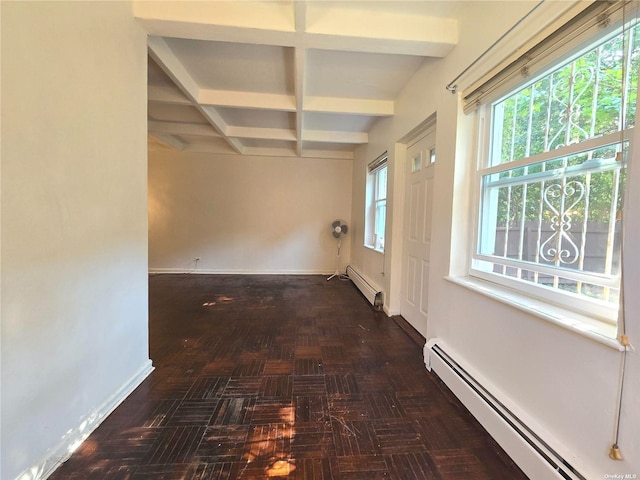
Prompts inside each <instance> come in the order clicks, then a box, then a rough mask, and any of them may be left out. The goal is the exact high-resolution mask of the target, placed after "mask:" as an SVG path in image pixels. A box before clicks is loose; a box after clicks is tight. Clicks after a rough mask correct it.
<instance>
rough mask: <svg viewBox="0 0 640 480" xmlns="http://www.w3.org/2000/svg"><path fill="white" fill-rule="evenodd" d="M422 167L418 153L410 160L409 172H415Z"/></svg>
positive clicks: (420, 155)
mask: <svg viewBox="0 0 640 480" xmlns="http://www.w3.org/2000/svg"><path fill="white" fill-rule="evenodd" d="M421 168H422V154H418V155H416V156H415V157H413V158H412V160H411V173H414V172H417V171H419V170H420V169H421Z"/></svg>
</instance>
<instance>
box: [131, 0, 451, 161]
mask: <svg viewBox="0 0 640 480" xmlns="http://www.w3.org/2000/svg"><path fill="white" fill-rule="evenodd" d="M453 9H454V2H452V1H448V2H447V1H427V0H422V1H381V0H380V1H375V0H371V1H330V0H321V1H260V2H248V1H238V0H237V1H201V2H190V1H177V2H173V1H159V2H155V1H140V2H135V3H134V14H135V16H136V17H137V19H138V20H139V21H140V22H141V23H142V25H143V26H144V27H145V29H146V30H147V32H148V33H149V35H150V36H149V89H148V95H149V98H148V100H149V107H148V129H149V136H150V139H152V144H153V145H155V146H161V147H162V148H174V149H178V150H186V151H201V152H214V153H228V154H245V155H275V156H300V157H319V158H345V159H349V158H353V151H354V149H355V148H356V147H357V146H358V145H361V144H363V143H367V142H368V140H369V134H368V132H369V130H370V128H371V126H372V125H373V124H374V122H375V121H376V120H377V119H379V118H381V117H389V116H392V115H393V114H394V99H395V98H396V96H397V94H398V92H399V91H400V90H401V89H402V87H403V86H404V85H405V84H406V82H407V81H408V80H409V78H411V76H412V75H413V74H414V73H415V72H416V71H417V69H418V68H420V66H421V65H422V64H423V62H425V61H428V59H437V58H442V57H444V56H445V55H447V54H448V53H449V52H450V51H451V50H452V49H453V47H454V46H455V45H456V42H457V37H458V26H457V22H456V20H455V19H454V18H453V15H452V14H453Z"/></svg>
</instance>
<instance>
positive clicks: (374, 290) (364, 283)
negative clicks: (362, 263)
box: [347, 265, 383, 308]
mask: <svg viewBox="0 0 640 480" xmlns="http://www.w3.org/2000/svg"><path fill="white" fill-rule="evenodd" d="M347 277H349V278H350V279H351V281H352V282H353V284H354V285H355V286H356V287H358V290H360V291H361V292H362V294H363V295H364V297H365V298H366V299H367V300H369V303H371V305H373V306H374V307H376V308H382V304H383V298H382V291H381V290H380V289H379V288H378V287H376V286H374V285H372V284H371V282H369V281H368V280H366V279H365V278H364V277H363V276H362V275H360V274H359V273H358V272H357V271H356V270H355V269H354V268H353V267H352V266H351V265H347Z"/></svg>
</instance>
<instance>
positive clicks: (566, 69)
mask: <svg viewBox="0 0 640 480" xmlns="http://www.w3.org/2000/svg"><path fill="white" fill-rule="evenodd" d="M639 57H640V30H639V29H638V28H630V29H627V30H625V31H624V32H623V31H622V29H620V30H619V31H617V32H613V33H609V34H608V35H607V36H606V37H604V38H600V39H599V40H598V41H597V42H595V43H593V44H592V45H591V46H590V47H588V48H587V49H585V50H583V51H582V52H581V53H580V54H579V55H577V56H574V57H573V58H570V59H569V60H568V61H565V62H564V63H562V64H560V65H557V66H556V67H554V68H552V69H550V70H547V71H546V72H544V73H543V74H542V75H538V76H537V77H536V78H535V79H533V80H531V81H529V82H528V83H527V84H525V85H524V86H520V87H519V88H517V89H515V90H512V91H510V92H508V93H507V94H506V95H505V96H503V97H502V98H500V99H498V100H497V101H495V102H493V103H491V104H487V105H485V106H484V107H483V109H482V111H481V113H480V114H481V115H482V116H483V117H484V118H485V121H484V122H481V123H483V124H485V125H486V127H485V128H488V130H487V131H485V132H483V133H482V135H483V138H486V139H487V141H486V142H485V144H486V149H485V151H484V154H483V162H482V166H481V168H480V169H479V179H478V180H479V184H480V188H481V195H480V208H479V216H478V218H479V222H478V223H479V225H478V227H479V228H478V232H477V242H476V249H475V251H474V254H473V261H472V266H471V274H472V275H475V276H479V277H482V278H485V279H489V280H492V281H495V282H498V283H501V284H503V285H505V286H508V287H513V288H516V289H518V290H519V291H524V292H526V293H528V294H531V295H537V296H540V297H543V298H544V299H545V300H546V301H551V302H552V303H557V304H560V305H564V306H568V307H570V308H572V309H576V310H579V311H581V312H583V313H587V314H589V315H592V316H596V317H600V318H602V319H608V320H615V317H616V312H617V308H618V302H619V294H620V279H619V273H620V272H619V268H620V240H621V238H620V237H621V229H620V218H621V202H622V198H623V188H624V180H625V163H626V155H627V152H628V150H629V138H630V129H631V128H632V127H633V125H634V120H635V115H636V91H637V86H638V85H637V84H638V74H637V72H638V65H639V61H638V60H639Z"/></svg>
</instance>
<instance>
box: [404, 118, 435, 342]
mask: <svg viewBox="0 0 640 480" xmlns="http://www.w3.org/2000/svg"><path fill="white" fill-rule="evenodd" d="M435 141H436V134H435V130H434V129H431V130H430V131H429V132H427V134H426V135H425V136H423V137H422V138H421V139H419V140H418V141H417V142H415V143H413V144H412V145H409V146H408V148H407V161H406V166H405V202H404V223H403V225H404V227H403V249H402V301H401V305H400V312H401V315H402V316H403V317H404V319H405V320H407V321H408V322H409V323H410V324H411V325H413V327H414V328H415V329H416V330H418V331H419V332H420V333H421V334H422V335H425V336H426V331H427V317H428V314H429V305H428V299H429V295H428V291H427V290H428V288H429V268H430V252H431V218H432V210H433V173H434V169H435V167H434V162H435V154H436V150H435Z"/></svg>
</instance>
